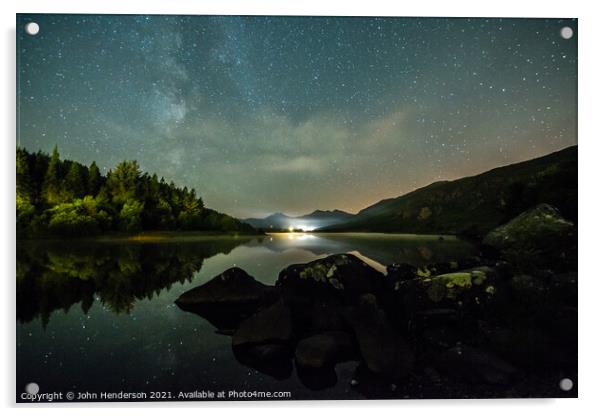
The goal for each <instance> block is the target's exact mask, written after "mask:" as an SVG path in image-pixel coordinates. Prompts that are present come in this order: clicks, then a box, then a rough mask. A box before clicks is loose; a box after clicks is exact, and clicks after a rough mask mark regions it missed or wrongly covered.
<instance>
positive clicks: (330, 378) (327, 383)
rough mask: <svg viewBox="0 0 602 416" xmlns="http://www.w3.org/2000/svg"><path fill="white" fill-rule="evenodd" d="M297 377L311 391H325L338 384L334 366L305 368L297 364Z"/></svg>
mask: <svg viewBox="0 0 602 416" xmlns="http://www.w3.org/2000/svg"><path fill="white" fill-rule="evenodd" d="M296 370H297V377H299V380H300V381H301V383H302V384H303V385H304V386H305V387H307V388H308V389H310V390H314V391H315V390H324V389H326V388H329V387H332V386H334V385H335V384H337V381H338V377H337V373H336V371H335V369H334V366H333V365H330V366H325V367H303V366H301V365H299V363H297V366H296Z"/></svg>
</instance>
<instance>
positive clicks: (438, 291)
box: [398, 267, 499, 319]
mask: <svg viewBox="0 0 602 416" xmlns="http://www.w3.org/2000/svg"><path fill="white" fill-rule="evenodd" d="M498 292H499V287H498V282H497V278H496V272H495V270H494V269H491V268H489V267H477V268H473V269H468V270H464V271H459V272H455V273H446V274H442V275H438V276H432V277H426V278H417V279H413V280H409V281H406V282H403V284H402V285H401V286H400V288H399V293H400V294H401V296H402V298H401V299H400V301H398V303H399V304H402V305H404V306H405V308H406V316H407V317H408V319H412V318H413V317H414V316H415V315H416V314H419V313H420V312H421V311H426V310H441V309H454V310H458V309H462V310H464V311H470V310H473V309H474V311H475V312H476V311H477V310H479V311H481V310H484V309H487V308H489V307H490V306H491V305H494V304H495V300H496V298H497V297H498V296H499V294H498Z"/></svg>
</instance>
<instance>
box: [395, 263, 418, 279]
mask: <svg viewBox="0 0 602 416" xmlns="http://www.w3.org/2000/svg"><path fill="white" fill-rule="evenodd" d="M417 272H418V268H417V267H416V266H413V265H411V264H408V263H393V264H390V265H388V266H387V280H389V281H390V282H400V281H404V280H410V279H414V278H415V277H416V273H417Z"/></svg>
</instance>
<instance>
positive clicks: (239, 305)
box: [175, 267, 276, 332]
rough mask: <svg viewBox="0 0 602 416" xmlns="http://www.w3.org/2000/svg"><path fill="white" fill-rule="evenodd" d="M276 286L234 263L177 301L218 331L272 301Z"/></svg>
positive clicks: (230, 326) (227, 327)
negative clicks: (255, 276) (253, 275)
mask: <svg viewBox="0 0 602 416" xmlns="http://www.w3.org/2000/svg"><path fill="white" fill-rule="evenodd" d="M275 298H276V289H275V288H274V287H272V286H267V285H264V284H263V283H260V282H258V281H257V280H255V279H254V278H253V277H252V276H250V275H248V274H247V273H246V272H245V271H244V270H242V269H240V268H238V267H233V268H231V269H228V270H226V271H224V272H223V273H222V274H220V275H218V276H215V277H214V278H213V279H211V280H210V281H208V282H207V283H205V284H203V285H201V286H198V287H195V288H194V289H191V290H189V291H187V292H184V293H183V294H182V295H181V296H180V297H179V298H178V299H177V300H176V302H175V303H176V305H178V307H180V308H181V309H183V310H185V311H188V312H193V313H196V314H198V315H200V316H202V317H203V318H205V319H207V320H208V321H209V322H211V323H212V324H213V325H214V326H215V327H217V328H218V330H219V331H223V332H228V330H231V329H233V328H236V327H237V326H238V324H239V323H240V322H241V321H242V320H243V319H245V318H247V317H249V316H250V315H252V314H253V313H254V312H255V311H257V309H258V308H259V307H260V306H261V305H264V304H269V303H270V302H273V301H274V300H275Z"/></svg>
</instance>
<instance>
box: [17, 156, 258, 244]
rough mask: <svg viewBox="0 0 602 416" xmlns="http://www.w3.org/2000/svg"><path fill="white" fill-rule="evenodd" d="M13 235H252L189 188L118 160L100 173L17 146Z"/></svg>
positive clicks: (251, 231)
mask: <svg viewBox="0 0 602 416" xmlns="http://www.w3.org/2000/svg"><path fill="white" fill-rule="evenodd" d="M16 156H17V160H16V165H17V172H16V173H17V193H16V203H17V204H16V205H17V207H16V208H17V233H18V234H19V235H21V236H24V235H28V236H40V235H52V234H54V235H63V236H89V235H92V234H102V233H107V232H115V231H120V232H127V233H135V232H139V231H150V230H165V231H176V230H177V231H212V232H224V233H245V234H250V233H255V232H256V231H255V230H254V229H253V228H252V227H251V226H249V225H247V224H244V223H242V222H240V221H239V220H237V219H235V218H233V217H231V216H229V215H226V214H222V213H220V212H217V211H215V210H212V209H209V208H207V207H205V205H204V203H203V199H202V198H200V197H198V196H197V195H196V192H195V190H194V189H188V188H187V187H178V186H176V185H175V184H174V183H173V182H172V183H167V182H166V181H165V180H164V179H163V178H161V179H159V178H158V177H157V175H149V174H148V173H143V172H141V171H140V169H139V166H138V162H136V161H135V160H132V161H123V162H121V163H119V164H118V165H117V166H116V167H115V168H113V169H111V170H110V171H109V172H107V174H106V175H103V174H101V172H100V170H99V168H98V166H97V165H96V163H94V162H92V164H91V165H90V166H86V165H82V164H81V163H78V162H75V161H71V160H61V159H60V156H59V153H58V150H57V149H56V147H55V149H54V151H53V152H52V154H51V155H47V154H45V153H42V152H37V153H30V152H28V151H27V150H25V149H23V148H17V155H16Z"/></svg>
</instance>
